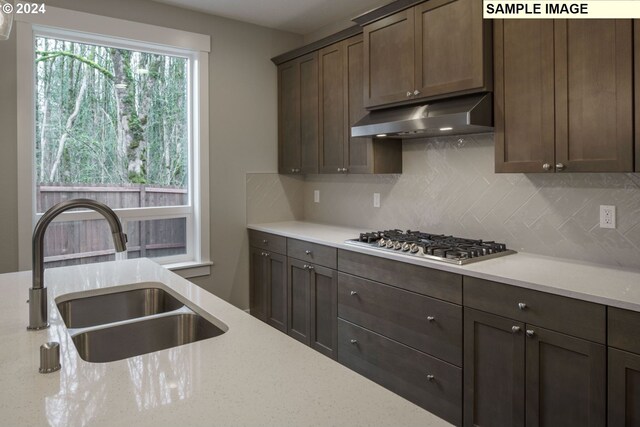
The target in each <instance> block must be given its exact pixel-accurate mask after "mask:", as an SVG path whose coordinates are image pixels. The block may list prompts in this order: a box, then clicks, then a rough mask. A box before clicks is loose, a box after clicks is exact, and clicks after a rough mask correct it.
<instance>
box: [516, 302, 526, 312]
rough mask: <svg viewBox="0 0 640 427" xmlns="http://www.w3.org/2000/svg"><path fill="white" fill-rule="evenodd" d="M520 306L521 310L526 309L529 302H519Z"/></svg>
mask: <svg viewBox="0 0 640 427" xmlns="http://www.w3.org/2000/svg"><path fill="white" fill-rule="evenodd" d="M518 308H519V309H520V310H524V309H526V308H527V304H525V303H523V302H519V303H518Z"/></svg>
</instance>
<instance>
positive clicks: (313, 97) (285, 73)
mask: <svg viewBox="0 0 640 427" xmlns="http://www.w3.org/2000/svg"><path fill="white" fill-rule="evenodd" d="M278 169H279V172H280V173H286V174H297V173H301V174H305V173H317V172H318V53H317V52H312V53H310V54H308V55H305V56H302V57H300V58H296V59H293V60H291V61H289V62H286V63H284V64H281V65H280V66H279V67H278Z"/></svg>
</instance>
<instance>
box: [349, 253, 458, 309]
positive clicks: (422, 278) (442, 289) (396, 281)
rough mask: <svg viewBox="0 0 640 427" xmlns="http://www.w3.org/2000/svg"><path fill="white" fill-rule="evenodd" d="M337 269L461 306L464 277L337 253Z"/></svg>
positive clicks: (395, 262) (410, 265) (394, 262)
mask: <svg viewBox="0 0 640 427" xmlns="http://www.w3.org/2000/svg"><path fill="white" fill-rule="evenodd" d="M338 270H340V271H343V272H345V273H349V274H353V275H354V276H360V277H364V278H365V279H371V280H375V281H376V282H382V283H384V284H388V285H392V286H397V287H398V288H402V289H406V290H408V291H412V292H416V293H419V294H422V295H427V296H430V297H434V298H438V299H442V300H445V301H450V302H453V303H456V304H462V276H460V275H459V274H453V273H447V272H446V271H440V270H434V269H431V268H427V267H421V266H418V265H414V264H407V263H405V262H400V261H393V260H390V259H387V258H381V257H377V256H372V255H364V254H361V253H358V252H352V251H346V250H343V249H340V250H339V251H338Z"/></svg>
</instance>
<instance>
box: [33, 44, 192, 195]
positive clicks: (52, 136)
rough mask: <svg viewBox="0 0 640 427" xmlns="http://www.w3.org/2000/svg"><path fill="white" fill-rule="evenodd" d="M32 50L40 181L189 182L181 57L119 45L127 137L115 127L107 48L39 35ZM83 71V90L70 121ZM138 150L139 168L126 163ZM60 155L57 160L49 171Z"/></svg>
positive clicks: (116, 114)
mask: <svg viewBox="0 0 640 427" xmlns="http://www.w3.org/2000/svg"><path fill="white" fill-rule="evenodd" d="M35 51H36V60H35V63H36V162H37V182H38V183H39V184H47V183H60V184H116V185H120V184H151V185H159V186H179V187H183V188H184V187H186V184H187V165H188V161H187V160H188V158H187V155H188V154H187V150H188V141H187V134H188V117H187V111H188V108H187V107H188V106H187V99H188V98H187V79H188V74H187V60H186V59H184V58H178V57H171V56H165V55H157V54H151V53H145V52H135V51H128V50H119V52H120V53H121V55H122V58H123V60H124V63H125V67H124V71H125V74H126V81H127V86H126V96H125V97H124V99H123V102H125V103H126V104H127V106H128V107H130V108H129V110H130V111H131V112H130V114H129V115H128V116H127V125H128V130H129V135H131V136H132V138H131V141H128V142H127V141H126V140H125V138H124V132H123V130H122V129H121V128H120V127H121V120H120V119H121V117H120V116H119V111H118V110H119V108H118V99H117V94H116V92H117V89H116V87H115V70H114V64H113V60H112V58H111V56H110V54H109V48H107V47H103V46H92V45H86V44H82V43H75V42H69V41H64V40H57V39H51V38H46V37H36V49H35ZM84 77H86V78H87V90H86V92H85V94H84V96H83V97H81V98H82V99H80V100H79V102H80V108H79V109H78V111H77V116H76V117H75V120H72V123H71V126H70V128H68V124H69V123H68V122H69V121H70V117H71V116H72V114H73V112H74V109H75V106H76V102H77V101H78V98H79V94H80V87H81V84H82V81H83V78H84ZM65 134H66V135H67V137H66V139H64V144H61V141H63V135H65ZM61 146H62V149H61V150H60V148H61ZM136 150H140V152H139V153H138V155H139V157H138V158H139V159H140V161H141V162H142V165H141V168H140V170H141V172H140V173H134V172H130V171H129V170H128V165H129V162H130V161H131V156H132V154H133V153H135V151H136ZM59 154H60V155H59ZM58 157H59V166H58V168H57V169H56V171H55V173H54V174H53V175H54V176H53V177H50V175H51V173H52V168H53V165H54V163H55V162H56V159H57V158H58ZM50 178H52V179H50Z"/></svg>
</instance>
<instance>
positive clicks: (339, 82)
mask: <svg viewBox="0 0 640 427" xmlns="http://www.w3.org/2000/svg"><path fill="white" fill-rule="evenodd" d="M319 61H320V123H321V124H320V172H321V173H341V172H342V168H343V167H344V165H345V152H344V151H345V150H344V146H345V132H344V130H345V128H346V126H347V124H346V123H345V115H344V96H345V81H344V43H342V42H340V43H335V44H332V45H331V46H328V47H325V48H324V49H321V50H320V53H319Z"/></svg>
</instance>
